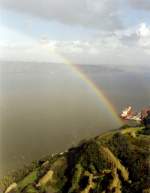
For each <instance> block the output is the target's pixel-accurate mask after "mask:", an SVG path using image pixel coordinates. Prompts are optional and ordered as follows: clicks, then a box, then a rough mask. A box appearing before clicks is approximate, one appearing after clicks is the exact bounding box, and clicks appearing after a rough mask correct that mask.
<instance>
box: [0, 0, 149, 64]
mask: <svg viewBox="0 0 150 193" xmlns="http://www.w3.org/2000/svg"><path fill="white" fill-rule="evenodd" d="M64 58H65V59H67V60H70V61H71V62H72V63H83V64H108V65H150V0H41V1H40V0H0V60H19V61H20V60H22V61H47V62H63V59H64Z"/></svg>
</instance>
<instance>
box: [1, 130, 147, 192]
mask: <svg viewBox="0 0 150 193" xmlns="http://www.w3.org/2000/svg"><path fill="white" fill-rule="evenodd" d="M149 133H150V132H149V130H148V129H145V128H144V127H135V128H131V127H127V128H124V129H120V130H116V131H112V132H108V133H105V134H102V135H100V136H97V137H95V138H93V139H87V140H84V141H82V142H81V143H80V144H79V145H78V146H76V147H73V148H70V149H69V150H68V151H67V152H64V153H60V154H57V155H53V156H47V157H45V158H42V159H41V160H38V161H36V162H34V163H33V164H32V165H30V166H28V167H26V168H24V169H22V170H19V171H17V172H15V173H13V174H12V175H10V176H7V177H4V179H2V181H1V182H0V190H1V191H0V192H5V193H150V173H149V172H150V135H149Z"/></svg>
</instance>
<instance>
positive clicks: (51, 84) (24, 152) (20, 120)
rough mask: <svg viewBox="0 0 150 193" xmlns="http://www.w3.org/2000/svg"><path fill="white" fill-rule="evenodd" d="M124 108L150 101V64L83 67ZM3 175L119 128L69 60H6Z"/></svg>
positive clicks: (0, 132) (0, 110)
mask: <svg viewBox="0 0 150 193" xmlns="http://www.w3.org/2000/svg"><path fill="white" fill-rule="evenodd" d="M80 69H82V71H83V72H84V74H85V75H86V76H88V77H89V78H90V79H92V81H93V82H94V83H95V84H96V85H97V87H98V88H99V89H100V90H101V91H102V92H104V93H105V95H106V96H107V98H108V100H109V101H111V103H112V104H113V105H114V106H115V108H116V111H117V112H118V113H119V112H120V111H121V110H122V108H124V107H125V106H127V105H132V106H133V107H134V108H135V109H136V110H140V109H141V108H143V107H144V106H147V105H149V104H150V103H149V102H150V84H149V82H150V73H149V72H150V71H149V69H148V70H147V69H144V70H143V69H142V68H140V69H134V68H132V69H129V68H122V67H115V68H112V67H107V68H106V67H105V66H94V65H88V66H85V65H84V66H80ZM0 73H1V77H0V80H1V81H0V121H1V124H0V152H1V154H0V156H1V157H0V171H1V172H0V175H1V176H2V175H4V174H6V173H7V172H8V171H10V170H13V169H16V168H19V167H21V166H22V165H23V164H25V163H29V162H30V161H32V160H35V159H38V158H40V157H42V156H44V155H46V154H49V153H56V152H61V151H64V150H66V149H67V148H68V147H70V146H73V145H75V144H76V143H78V142H79V141H80V140H81V139H83V138H86V137H92V136H95V135H98V134H100V133H101V132H104V131H107V130H110V129H115V128H118V127H119V126H120V125H119V124H118V123H117V122H116V121H115V119H114V115H113V113H112V112H110V111H109V110H108V109H107V108H106V105H105V104H104V103H103V100H101V99H100V98H99V97H97V95H96V94H95V92H94V91H93V89H92V88H90V87H89V86H88V84H87V83H86V82H85V81H84V80H82V79H80V78H79V76H78V74H77V73H75V72H74V71H72V69H70V67H68V66H66V65H64V64H48V63H31V62H30V63H25V62H1V64H0Z"/></svg>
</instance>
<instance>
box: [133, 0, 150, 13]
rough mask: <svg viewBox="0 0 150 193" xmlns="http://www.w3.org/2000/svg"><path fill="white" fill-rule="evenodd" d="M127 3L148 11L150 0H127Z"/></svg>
mask: <svg viewBox="0 0 150 193" xmlns="http://www.w3.org/2000/svg"><path fill="white" fill-rule="evenodd" d="M129 3H130V5H131V6H132V7H133V8H135V9H139V10H145V11H150V0H129Z"/></svg>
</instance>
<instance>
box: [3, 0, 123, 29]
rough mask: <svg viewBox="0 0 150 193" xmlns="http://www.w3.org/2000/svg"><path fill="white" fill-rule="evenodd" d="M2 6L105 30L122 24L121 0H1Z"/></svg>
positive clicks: (48, 18) (70, 23) (61, 21)
mask: <svg viewBox="0 0 150 193" xmlns="http://www.w3.org/2000/svg"><path fill="white" fill-rule="evenodd" d="M0 6H1V7H3V8H6V9H11V10H14V11H17V12H21V13H22V12H23V13H28V14H30V15H33V16H38V17H41V18H44V19H47V20H54V21H57V22H60V23H64V24H69V25H80V26H82V27H92V28H97V29H103V30H114V29H118V28H120V27H121V26H122V24H121V22H120V19H119V17H118V15H119V0H103V1H100V0H94V1H93V0H82V1H81V0H75V1H74V0H73V1H72V0H42V1H38V3H37V0H25V1H20V0H11V1H10V0H0Z"/></svg>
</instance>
